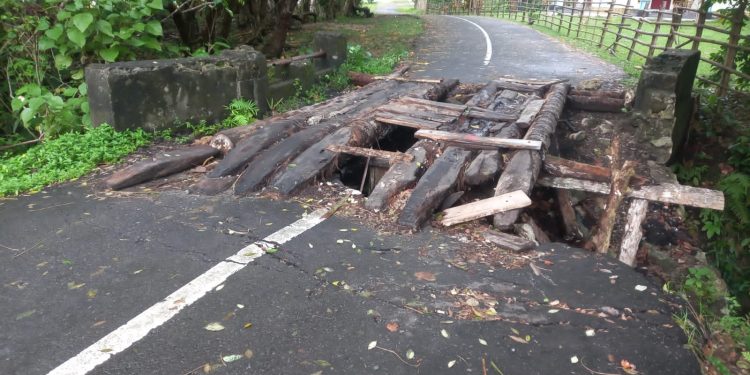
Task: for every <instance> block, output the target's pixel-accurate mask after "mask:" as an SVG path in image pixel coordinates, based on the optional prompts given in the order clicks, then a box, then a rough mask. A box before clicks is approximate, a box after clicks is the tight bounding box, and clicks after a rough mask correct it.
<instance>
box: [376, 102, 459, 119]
mask: <svg viewBox="0 0 750 375" xmlns="http://www.w3.org/2000/svg"><path fill="white" fill-rule="evenodd" d="M378 109H379V110H380V111H382V112H388V113H392V114H396V115H402V116H409V117H416V118H420V119H424V120H430V121H435V122H439V123H441V124H447V123H449V122H451V121H454V120H456V119H457V118H458V114H456V113H455V112H453V111H448V112H447V114H446V111H435V110H440V108H421V107H419V106H417V105H403V104H398V103H391V104H387V105H384V106H381V107H380V108H378Z"/></svg>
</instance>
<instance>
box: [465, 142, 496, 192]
mask: <svg viewBox="0 0 750 375" xmlns="http://www.w3.org/2000/svg"><path fill="white" fill-rule="evenodd" d="M501 164H502V161H501V160H500V152H499V151H497V150H484V151H482V152H480V153H479V155H477V156H476V157H475V158H474V160H472V161H471V163H470V164H469V166H468V167H466V171H465V172H464V182H465V183H467V184H469V185H471V186H479V185H482V184H484V183H486V182H489V181H492V180H493V179H494V178H495V177H497V173H498V172H499V171H500V165H501Z"/></svg>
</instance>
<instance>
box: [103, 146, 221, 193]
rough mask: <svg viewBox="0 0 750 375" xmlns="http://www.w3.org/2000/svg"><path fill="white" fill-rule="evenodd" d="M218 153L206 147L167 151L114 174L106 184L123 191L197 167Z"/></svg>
mask: <svg viewBox="0 0 750 375" xmlns="http://www.w3.org/2000/svg"><path fill="white" fill-rule="evenodd" d="M218 153H219V150H217V149H215V148H213V147H211V146H206V145H198V146H191V147H189V148H185V149H181V150H172V151H167V152H165V153H164V154H163V155H161V156H160V157H158V158H156V159H155V160H147V161H142V162H139V163H136V164H134V165H131V166H129V167H127V168H125V169H122V170H119V171H117V172H115V173H114V174H113V175H112V176H110V177H109V178H108V179H107V181H106V184H107V186H109V187H110V188H112V189H114V190H119V189H124V188H126V187H129V186H133V185H136V184H140V183H141V182H146V181H150V180H153V179H157V178H160V177H166V176H169V175H171V174H175V173H178V172H182V171H184V170H186V169H188V168H192V167H196V166H199V165H201V164H203V162H204V161H205V160H206V159H208V158H210V157H213V156H215V155H217V154H218Z"/></svg>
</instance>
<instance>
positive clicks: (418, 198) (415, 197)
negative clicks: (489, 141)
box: [398, 82, 497, 231]
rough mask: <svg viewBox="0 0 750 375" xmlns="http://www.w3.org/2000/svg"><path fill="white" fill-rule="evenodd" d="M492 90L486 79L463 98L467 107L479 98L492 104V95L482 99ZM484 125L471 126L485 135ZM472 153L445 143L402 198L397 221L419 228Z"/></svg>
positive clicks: (494, 86)
mask: <svg viewBox="0 0 750 375" xmlns="http://www.w3.org/2000/svg"><path fill="white" fill-rule="evenodd" d="M496 92H497V84H495V83H493V82H490V83H489V84H487V85H485V86H484V87H483V88H482V89H481V90H480V93H479V94H477V95H474V97H472V98H471V99H470V100H469V102H467V107H471V106H474V105H476V104H477V103H479V102H480V101H482V102H484V103H489V104H488V105H490V104H492V102H493V101H494V99H493V100H486V98H490V97H491V98H494V97H495V96H496V95H495V93H496ZM473 121H481V120H473ZM470 124H471V123H465V124H464V125H465V127H464V130H469V129H471V127H470ZM486 125H488V126H480V127H479V128H478V129H476V130H475V129H471V130H473V131H475V132H476V133H477V134H476V135H480V136H481V135H485V134H487V133H488V132H489V129H490V128H491V125H492V123H488V124H486ZM472 156H473V152H472V151H469V150H463V149H460V148H457V147H453V146H451V147H448V148H447V149H446V150H445V152H443V154H442V155H440V157H438V159H437V160H436V161H435V162H434V163H433V164H432V165H431V166H430V168H429V169H428V170H427V172H425V174H424V176H423V177H422V178H421V179H420V180H419V182H418V183H417V185H416V187H415V188H414V190H413V191H412V194H411V195H410V196H409V199H408V200H407V201H406V204H405V205H404V209H403V211H402V212H401V215H399V218H398V223H399V224H400V225H402V226H406V227H408V228H410V229H411V230H414V231H416V230H419V228H420V227H421V226H422V224H423V223H424V222H425V221H427V219H429V217H430V216H431V215H432V213H433V212H434V211H435V209H436V208H437V207H438V206H439V205H440V204H441V203H442V202H443V200H445V197H447V196H448V195H449V194H451V193H452V192H453V191H454V190H455V188H456V186H457V185H458V183H459V182H460V180H459V177H460V176H461V174H462V172H463V169H464V167H465V166H466V165H467V163H468V162H469V161H470V160H471V159H472Z"/></svg>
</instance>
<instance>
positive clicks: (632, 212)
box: [619, 199, 648, 267]
mask: <svg viewBox="0 0 750 375" xmlns="http://www.w3.org/2000/svg"><path fill="white" fill-rule="evenodd" d="M647 209H648V201H647V200H645V199H631V200H630V207H629V208H628V221H627V222H626V223H625V230H624V235H623V237H622V242H621V243H620V256H619V259H620V262H623V263H625V264H627V265H628V266H630V267H634V266H635V257H636V255H637V254H638V248H639V247H640V243H641V238H642V237H643V231H642V229H641V224H643V221H644V220H645V219H646V210H647Z"/></svg>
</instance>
